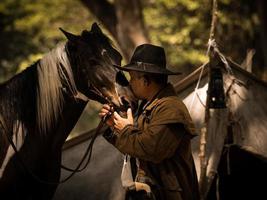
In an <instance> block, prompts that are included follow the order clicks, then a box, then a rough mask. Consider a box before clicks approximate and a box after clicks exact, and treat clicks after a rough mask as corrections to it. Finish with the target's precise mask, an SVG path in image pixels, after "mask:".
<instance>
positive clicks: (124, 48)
mask: <svg viewBox="0 0 267 200" xmlns="http://www.w3.org/2000/svg"><path fill="white" fill-rule="evenodd" d="M81 2H82V3H83V4H84V5H85V6H86V7H87V8H88V10H89V11H90V12H91V13H92V14H93V15H95V16H96V18H97V19H98V20H99V21H100V22H101V23H102V24H103V25H104V26H105V28H106V29H107V30H108V31H109V32H110V33H111V35H112V36H113V38H114V39H115V40H116V42H117V44H118V46H119V48H120V50H121V52H122V54H123V56H124V57H125V59H126V60H127V61H129V59H130V57H131V55H132V53H133V50H134V49H135V47H136V46H137V45H140V44H143V43H148V42H149V41H150V40H149V38H148V34H147V31H146V28H145V24H144V19H143V13H142V11H143V9H142V4H141V2H140V0H127V1H125V0H114V3H110V2H109V1H107V0H81Z"/></svg>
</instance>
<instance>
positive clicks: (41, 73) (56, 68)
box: [36, 44, 77, 132]
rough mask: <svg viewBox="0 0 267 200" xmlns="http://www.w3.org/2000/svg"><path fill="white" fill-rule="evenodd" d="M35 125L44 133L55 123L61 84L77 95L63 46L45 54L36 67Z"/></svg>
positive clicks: (59, 105)
mask: <svg viewBox="0 0 267 200" xmlns="http://www.w3.org/2000/svg"><path fill="white" fill-rule="evenodd" d="M37 75H38V85H37V104H36V105H37V125H38V128H39V129H40V130H41V132H46V131H47V130H48V129H49V128H50V126H51V125H52V124H53V123H55V121H57V119H58V117H59V115H60V113H61V108H62V102H63V82H64V84H66V85H67V87H68V88H67V89H68V90H69V91H70V92H71V93H72V94H73V95H75V94H76V93H77V89H76V85H75V82H74V78H73V74H72V69H71V66H70V62H69V59H68V56H67V52H66V48H65V45H63V44H62V45H59V46H58V47H57V48H55V49H53V50H52V51H51V52H49V53H48V54H46V55H45V56H44V57H43V58H42V59H41V60H40V62H39V63H38V65H37Z"/></svg>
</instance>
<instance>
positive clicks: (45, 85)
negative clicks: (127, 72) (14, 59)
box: [0, 23, 133, 200]
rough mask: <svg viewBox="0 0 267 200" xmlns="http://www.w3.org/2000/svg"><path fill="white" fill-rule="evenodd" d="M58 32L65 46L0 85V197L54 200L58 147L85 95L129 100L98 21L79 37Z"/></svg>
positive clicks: (116, 54) (114, 53)
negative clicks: (64, 37)
mask: <svg viewBox="0 0 267 200" xmlns="http://www.w3.org/2000/svg"><path fill="white" fill-rule="evenodd" d="M62 32H63V33H64V34H65V36H66V37H67V39H68V41H67V43H66V44H62V45H59V46H58V47H57V48H55V49H53V50H52V51H51V52H49V53H48V54H47V55H45V56H44V57H43V58H42V59H41V60H39V61H38V62H36V63H35V64H33V65H32V66H30V67H28V68H27V69H26V70H24V71H23V72H21V73H20V74H17V75H16V76H14V77H13V78H11V79H10V80H9V81H7V82H6V83H4V84H2V85H0V122H1V123H0V125H1V126H0V166H1V171H0V172H1V174H0V175H2V176H1V179H0V199H12V200H13V199H25V200H31V199H34V200H35V199H52V197H53V195H54V193H55V190H56V188H57V184H56V183H57V182H58V181H59V180H60V166H61V150H62V145H63V144H64V142H65V140H66V138H67V136H68V135H69V133H70V132H71V130H72V128H73V127H74V126H75V124H76V122H77V121H78V118H79V116H80V115H81V113H82V111H83V109H84V108H85V106H86V104H87V102H88V98H89V99H93V100H96V101H99V102H100V103H105V102H112V103H113V104H114V105H116V106H117V107H118V108H120V107H122V106H123V102H125V100H126V101H127V98H128V102H133V99H131V97H132V96H131V95H132V93H131V92H130V90H129V88H128V87H124V86H121V85H119V84H117V83H116V81H115V80H116V79H117V78H118V77H117V76H118V74H120V72H119V71H118V70H117V69H116V68H114V67H113V64H117V65H118V64H120V62H121V59H122V57H121V55H120V53H119V52H118V51H117V50H115V49H114V48H113V46H112V44H111V42H110V40H109V39H108V38H107V37H106V36H105V35H104V34H103V33H102V31H101V29H100V28H99V27H98V26H97V24H95V23H94V24H93V25H92V28H91V31H83V32H82V34H81V35H79V36H77V35H73V34H71V33H68V32H66V31H64V30H62ZM104 97H106V98H104ZM107 99H108V100H107ZM88 123H90V122H89V121H88ZM8 137H9V139H10V138H13V141H14V143H15V145H16V148H17V149H18V153H14V152H12V151H13V149H12V148H11V145H10V141H9V140H8ZM10 153H13V154H12V156H10V155H9V154H10Z"/></svg>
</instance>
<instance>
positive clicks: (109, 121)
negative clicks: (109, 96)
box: [98, 104, 114, 129]
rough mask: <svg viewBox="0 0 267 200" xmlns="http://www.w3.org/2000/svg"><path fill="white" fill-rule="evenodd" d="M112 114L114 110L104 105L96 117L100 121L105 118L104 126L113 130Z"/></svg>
mask: <svg viewBox="0 0 267 200" xmlns="http://www.w3.org/2000/svg"><path fill="white" fill-rule="evenodd" d="M113 112H114V110H113V108H112V107H111V106H109V105H108V104H104V105H103V107H102V109H101V110H100V112H99V113H98V115H99V117H100V118H101V119H103V117H107V119H106V124H107V125H108V126H109V127H110V128H112V129H113V128H114V127H113V125H114V119H113V118H114V115H113Z"/></svg>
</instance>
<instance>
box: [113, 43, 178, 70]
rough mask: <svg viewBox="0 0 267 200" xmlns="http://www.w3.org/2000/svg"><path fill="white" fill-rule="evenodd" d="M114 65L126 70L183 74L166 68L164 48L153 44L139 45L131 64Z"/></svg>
mask: <svg viewBox="0 0 267 200" xmlns="http://www.w3.org/2000/svg"><path fill="white" fill-rule="evenodd" d="M114 66H115V67H117V68H118V69H120V70H124V71H139V72H145V73H154V74H165V75H177V74H181V73H180V72H172V71H170V70H168V69H167V68H166V57H165V51H164V49H163V48H162V47H159V46H155V45H152V44H142V45H140V46H137V47H136V49H135V51H134V53H133V56H132V58H131V61H130V63H129V64H127V65H124V66H122V67H121V66H118V65H114Z"/></svg>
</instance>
